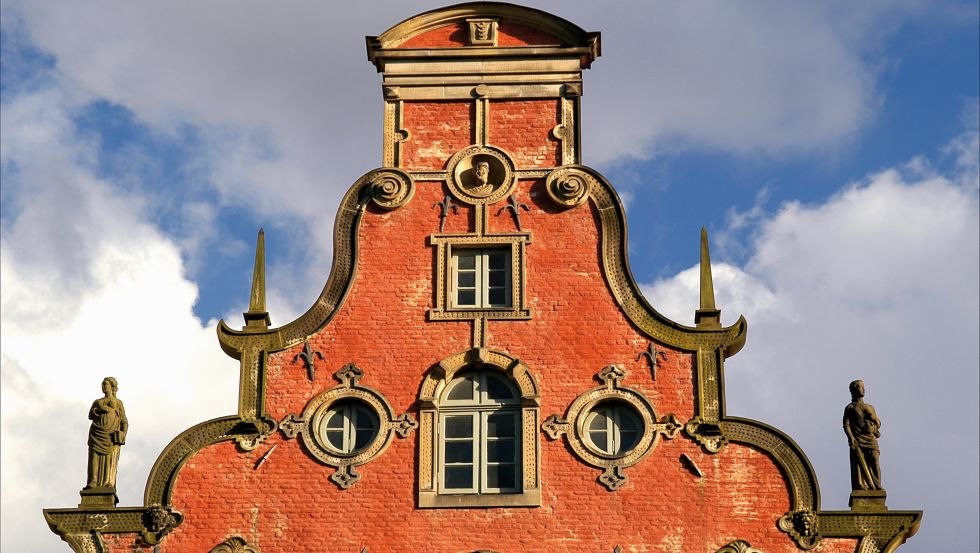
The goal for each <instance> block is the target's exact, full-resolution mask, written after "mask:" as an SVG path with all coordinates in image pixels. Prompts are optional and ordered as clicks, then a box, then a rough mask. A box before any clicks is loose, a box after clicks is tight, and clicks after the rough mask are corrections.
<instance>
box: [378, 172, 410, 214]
mask: <svg viewBox="0 0 980 553" xmlns="http://www.w3.org/2000/svg"><path fill="white" fill-rule="evenodd" d="M367 178H368V180H369V181H370V183H371V201H373V202H374V203H375V205H377V206H378V207H380V208H381V209H397V208H399V207H401V206H403V205H405V204H407V203H408V202H410V201H411V200H412V198H413V197H414V196H415V182H414V181H413V180H412V177H411V176H410V175H409V174H408V173H406V172H404V171H400V170H398V169H378V170H376V171H373V172H371V173H370V174H369V175H368V177H367Z"/></svg>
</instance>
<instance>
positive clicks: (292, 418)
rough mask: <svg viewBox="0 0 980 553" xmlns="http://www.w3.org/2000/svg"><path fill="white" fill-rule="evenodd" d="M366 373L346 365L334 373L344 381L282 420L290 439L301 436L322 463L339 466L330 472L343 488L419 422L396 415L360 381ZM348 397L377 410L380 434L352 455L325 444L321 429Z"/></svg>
mask: <svg viewBox="0 0 980 553" xmlns="http://www.w3.org/2000/svg"><path fill="white" fill-rule="evenodd" d="M363 376H364V371H362V370H361V369H360V368H359V367H358V366H357V365H355V364H353V363H348V364H347V365H344V366H343V367H342V368H341V369H340V370H338V371H337V372H335V373H334V378H335V379H337V381H338V382H340V384H338V385H337V386H334V387H333V388H330V389H329V390H326V391H324V392H321V393H320V394H318V395H317V396H315V397H314V398H313V399H311V400H310V401H309V403H307V404H306V407H305V408H304V409H303V414H302V415H301V416H298V415H295V414H292V413H290V414H289V415H286V417H285V418H284V419H283V422H282V424H283V426H284V427H283V428H282V429H281V430H282V433H283V435H284V436H286V438H294V437H296V436H297V435H299V436H300V439H301V440H302V442H303V445H304V446H305V449H306V451H307V452H309V453H310V455H312V456H313V457H314V458H315V459H316V460H317V461H319V462H320V463H322V464H324V465H327V466H331V467H335V468H336V469H337V470H336V472H335V473H334V474H332V475H330V479H331V480H333V481H334V482H335V483H336V484H337V485H338V486H340V487H341V488H342V489H347V488H349V487H350V486H353V485H354V484H355V483H357V481H358V480H360V478H361V475H360V473H358V472H357V471H356V470H355V467H357V466H360V465H363V464H366V463H369V462H371V461H373V460H374V459H376V458H377V457H379V456H380V455H381V454H382V453H384V451H385V450H386V449H387V448H388V445H389V444H391V441H392V439H393V438H394V436H395V435H396V434H397V435H398V436H399V437H401V438H406V437H408V436H409V435H410V434H411V433H412V431H413V430H414V429H415V428H417V427H418V423H417V422H415V419H414V418H412V416H411V415H410V414H408V413H404V414H402V415H400V416H398V417H395V415H394V412H393V411H392V409H391V405H390V404H389V403H388V400H386V399H385V398H384V396H383V395H381V393H380V392H378V391H377V390H374V389H373V388H369V387H367V386H363V385H361V384H359V381H360V379H361V378H362V377H363ZM348 399H356V400H358V401H360V402H361V403H362V404H364V405H366V406H367V407H369V408H370V409H371V410H373V411H374V413H375V416H376V417H377V419H378V424H379V426H378V432H377V434H376V435H375V437H374V438H373V439H372V440H371V442H370V443H369V444H368V445H366V446H364V447H363V448H361V449H358V450H356V451H353V452H352V453H350V454H341V453H338V452H336V451H334V450H331V449H330V448H328V447H327V446H326V445H325V444H323V443H321V441H320V439H319V432H318V429H319V427H320V425H321V423H322V422H323V417H324V416H325V415H326V414H327V412H328V411H329V409H330V407H331V406H332V405H334V404H335V403H337V402H339V401H343V400H348Z"/></svg>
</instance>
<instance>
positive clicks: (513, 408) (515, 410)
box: [436, 370, 523, 495]
mask: <svg viewBox="0 0 980 553" xmlns="http://www.w3.org/2000/svg"><path fill="white" fill-rule="evenodd" d="M472 375H476V376H477V379H476V381H475V384H476V385H475V386H473V395H472V397H471V398H470V399H467V400H449V399H446V400H444V402H443V407H442V408H441V409H440V410H439V425H438V428H439V438H438V440H439V448H438V452H439V458H438V461H437V464H436V465H437V467H438V474H439V477H438V491H439V493H440V494H444V495H460V494H470V495H472V494H511V493H521V492H522V490H523V484H522V482H521V476H522V474H521V469H522V459H523V457H522V451H521V434H520V431H521V419H522V413H521V400H520V394H519V393H518V391H517V389H516V388H515V387H514V386H513V385H512V384H511V383H509V382H507V381H506V377H503V376H501V375H497V374H494V373H492V372H490V371H487V370H482V371H477V372H476V373H469V374H464V375H460V377H459V378H466V377H468V376H472ZM488 376H489V377H490V378H493V379H496V380H498V381H500V382H502V383H504V384H505V385H506V386H507V387H508V388H509V389H510V391H511V394H512V398H511V399H506V400H491V399H488V397H487V384H486V381H487V378H488ZM454 384H455V379H454V381H453V382H452V383H451V384H450V385H449V386H447V387H446V394H445V396H444V397H447V398H448V395H449V392H450V391H451V390H452V389H453V387H454ZM495 414H508V415H510V416H512V417H513V420H514V427H513V432H512V437H511V440H512V441H513V443H514V456H513V463H511V464H512V466H513V471H514V486H512V487H507V488H500V487H497V488H491V487H490V486H489V485H488V484H487V483H488V473H487V470H488V468H489V466H490V461H489V460H488V459H487V452H488V450H489V446H488V445H487V444H488V442H491V441H494V438H493V437H491V436H489V435H488V425H489V419H490V416H492V415H495ZM460 416H464V417H465V416H470V417H472V426H471V428H472V429H473V434H472V436H473V439H472V442H473V452H472V457H471V458H472V459H473V463H472V469H471V470H472V480H471V482H472V483H473V485H472V486H470V487H469V488H447V487H446V477H445V475H446V467H447V466H454V465H447V463H446V462H445V461H444V459H445V458H446V441H447V439H450V438H447V434H446V420H447V418H449V417H460ZM501 464H507V463H501ZM461 465H463V466H465V464H461Z"/></svg>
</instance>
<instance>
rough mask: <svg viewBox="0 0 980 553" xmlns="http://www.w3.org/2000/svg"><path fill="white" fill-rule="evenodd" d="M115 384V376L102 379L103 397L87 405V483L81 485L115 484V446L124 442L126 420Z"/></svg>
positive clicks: (117, 454) (113, 487)
mask: <svg viewBox="0 0 980 553" xmlns="http://www.w3.org/2000/svg"><path fill="white" fill-rule="evenodd" d="M118 390H119V384H118V383H117V382H116V379H115V378H112V377H111V376H110V377H107V378H105V379H104V380H102V392H103V393H104V394H105V397H103V398H100V399H97V400H95V402H94V403H92V408H91V409H89V412H88V418H89V419H90V420H91V421H92V426H91V427H90V428H89V431H88V483H87V484H86V486H85V489H86V490H88V489H93V488H112V489H113V490H114V489H115V487H116V468H117V467H118V465H119V447H120V446H121V445H123V444H125V443H126V431H127V430H129V421H128V420H126V410H125V409H124V408H123V403H122V401H120V400H119V399H118V398H117V397H116V391H118Z"/></svg>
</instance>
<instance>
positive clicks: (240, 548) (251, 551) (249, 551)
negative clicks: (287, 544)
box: [209, 536, 262, 553]
mask: <svg viewBox="0 0 980 553" xmlns="http://www.w3.org/2000/svg"><path fill="white" fill-rule="evenodd" d="M209 553H262V552H261V551H260V550H259V548H258V547H257V546H254V545H249V544H248V542H247V541H245V538H243V537H241V536H232V537H230V538H228V539H226V540H225V541H223V542H221V543H219V544H218V545H216V546H214V547H213V548H212V549H211V551H210V552H209Z"/></svg>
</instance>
